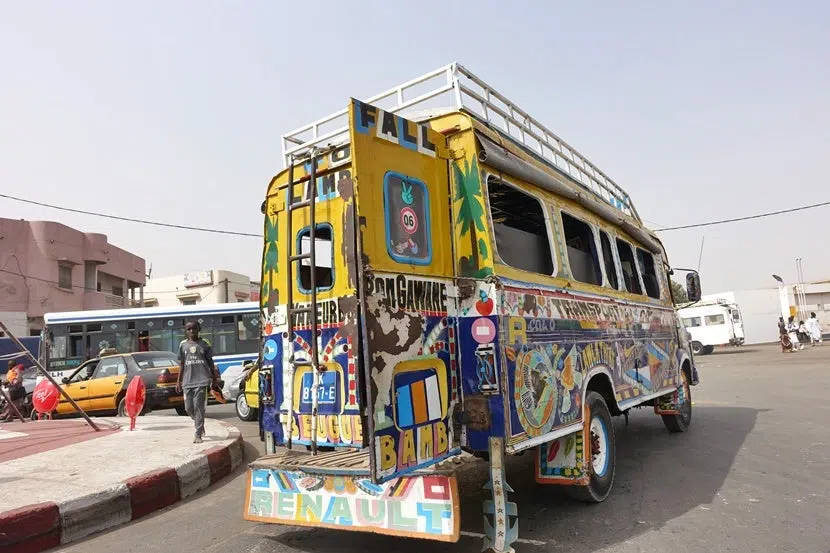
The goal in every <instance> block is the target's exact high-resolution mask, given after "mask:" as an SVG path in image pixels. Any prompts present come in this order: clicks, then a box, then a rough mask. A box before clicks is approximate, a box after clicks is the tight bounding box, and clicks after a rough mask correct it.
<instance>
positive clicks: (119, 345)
mask: <svg viewBox="0 0 830 553" xmlns="http://www.w3.org/2000/svg"><path fill="white" fill-rule="evenodd" d="M260 314H261V311H260V309H259V304H258V303H257V302H239V303H219V304H198V305H182V306H177V307H143V308H132V309H106V310H105V309H96V310H89V311H70V312H65V313H47V314H46V315H44V317H43V318H44V322H45V328H44V330H43V332H42V334H41V339H42V342H43V343H44V344H45V345H46V347H45V348H42V349H44V351H45V356H46V362H45V366H46V368H47V370H48V371H49V373H50V374H51V375H52V376H53V377H55V378H56V379H58V380H60V379H61V378H63V377H64V376H69V374H70V373H72V372H73V371H74V369H75V368H77V367H78V365H80V364H81V363H82V362H83V361H85V360H86V359H90V358H92V357H96V356H97V355H98V352H100V351H101V350H102V349H106V348H115V349H116V350H117V352H118V353H129V352H134V351H171V352H177V351H178V347H179V343H180V342H181V341H182V340H183V339H184V338H185V334H184V323H185V321H188V320H191V319H194V320H198V321H200V323H201V326H202V330H201V336H202V338H203V339H205V340H207V341H208V342H209V343H210V344H211V346H212V347H213V354H214V361H215V363H216V367H217V368H218V369H219V373H220V375H221V377H222V380H224V388H223V394H224V396H225V397H226V398H227V399H229V400H233V399H235V397H236V391H237V390H238V384H239V378H240V377H241V375H242V373H243V370H244V369H243V364H244V363H245V362H246V361H255V360H256V358H257V355H258V353H259V350H260V332H261V319H260V316H261V315H260Z"/></svg>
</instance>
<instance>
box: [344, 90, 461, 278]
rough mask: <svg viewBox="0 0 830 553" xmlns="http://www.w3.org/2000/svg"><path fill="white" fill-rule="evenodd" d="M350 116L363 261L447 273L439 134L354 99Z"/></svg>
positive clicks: (443, 155)
mask: <svg viewBox="0 0 830 553" xmlns="http://www.w3.org/2000/svg"><path fill="white" fill-rule="evenodd" d="M349 117H350V121H351V125H350V132H351V143H352V153H353V166H354V171H355V177H356V178H355V180H356V185H357V186H356V192H357V204H358V206H359V212H360V217H361V225H362V227H361V229H360V235H361V241H362V247H363V254H364V256H366V257H367V258H368V263H369V264H370V265H371V267H372V269H374V270H377V271H388V272H397V273H401V272H405V273H408V274H418V275H430V276H445V277H450V276H452V272H453V270H452V269H453V263H452V244H451V242H450V240H449V236H450V232H451V231H450V221H449V218H450V212H449V184H448V170H449V169H448V159H447V158H448V150H447V146H446V141H445V139H444V137H443V136H442V135H441V134H439V133H437V132H435V131H434V130H433V129H431V128H429V127H428V126H427V125H419V124H416V123H414V122H412V121H408V120H406V119H404V118H402V117H398V116H396V115H393V114H391V113H387V112H384V111H383V110H381V109H380V108H377V107H375V106H370V105H368V104H364V103H362V102H360V101H358V100H354V99H353V100H352V101H351V103H350V104H349Z"/></svg>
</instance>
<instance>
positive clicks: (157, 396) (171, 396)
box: [55, 351, 184, 416]
mask: <svg viewBox="0 0 830 553" xmlns="http://www.w3.org/2000/svg"><path fill="white" fill-rule="evenodd" d="M102 353H103V354H102V355H101V356H100V357H97V358H95V359H90V360H89V361H87V362H85V363H83V364H82V365H81V366H79V367H78V368H77V369H76V370H75V372H73V373H72V374H71V375H69V376H68V377H66V378H64V379H63V383H62V384H61V388H63V389H64V390H65V391H66V393H67V394H68V395H69V397H71V398H72V399H73V400H74V401H75V403H77V404H78V406H79V407H80V408H81V409H83V410H84V411H86V412H87V413H90V414H112V413H115V414H117V415H118V416H126V410H125V403H126V402H125V400H124V397H125V396H126V394H127V386H129V384H130V381H131V380H132V379H133V377H135V376H140V377H141V378H142V379H143V380H144V387H145V389H146V395H145V401H144V410H143V411H142V414H146V413H148V412H149V411H151V410H153V409H165V408H175V409H176V411H181V412H184V398H183V396H182V394H181V393H178V392H176V379H177V378H178V374H179V360H178V357H177V356H176V354H174V353H172V352H166V351H145V352H134V353H110V354H107V353H105V352H102ZM55 414H57V415H71V414H75V408H74V407H72V404H71V403H69V402H68V401H67V400H66V399H65V398H64V397H63V395H61V397H60V403H59V404H58V407H57V409H56V410H55Z"/></svg>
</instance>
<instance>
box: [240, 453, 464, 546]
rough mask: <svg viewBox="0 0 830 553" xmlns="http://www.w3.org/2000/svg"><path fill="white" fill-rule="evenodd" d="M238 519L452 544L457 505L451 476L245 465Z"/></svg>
mask: <svg viewBox="0 0 830 553" xmlns="http://www.w3.org/2000/svg"><path fill="white" fill-rule="evenodd" d="M244 509H245V511H244V515H243V516H244V518H245V520H249V521H257V522H270V523H275V524H286V525H291V526H314V527H318V528H333V529H340V530H352V531H358V532H370V533H376V534H386V535H390V536H404V537H411V538H422V539H428V540H435V541H444V542H457V541H458V539H459V535H460V525H461V518H460V511H461V503H460V501H459V497H458V484H457V481H456V477H455V475H452V474H430V475H426V474H424V475H418V474H415V475H410V476H403V477H400V478H396V479H393V480H390V481H388V482H384V483H382V484H374V483H372V479H371V476H370V475H369V474H368V472H367V473H366V474H360V475H356V474H315V473H310V472H306V471H303V470H282V469H268V468H258V467H249V468H248V483H247V488H246V494H245V508H244Z"/></svg>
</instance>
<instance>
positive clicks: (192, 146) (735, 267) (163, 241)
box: [0, 0, 830, 293]
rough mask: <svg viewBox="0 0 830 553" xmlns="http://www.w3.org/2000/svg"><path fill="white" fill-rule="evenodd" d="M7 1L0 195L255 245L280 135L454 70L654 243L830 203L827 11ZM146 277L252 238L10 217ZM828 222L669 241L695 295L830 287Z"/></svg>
mask: <svg viewBox="0 0 830 553" xmlns="http://www.w3.org/2000/svg"><path fill="white" fill-rule="evenodd" d="M724 4H727V3H725V2H708V1H701V2H676V1H668V2H657V1H653V2H640V1H630V2H625V3H622V2H618V3H611V2H570V3H565V2H541V1H539V2H522V1H518V0H516V1H513V2H510V3H508V4H507V6H509V7H506V5H505V3H503V2H497V1H484V0H480V1H478V2H475V3H464V2H433V1H419V2H409V3H403V2H389V1H386V2H382V1H371V2H369V1H354V2H338V1H335V2H330V1H325V0H318V1H317V2H314V3H313V5H312V4H310V3H308V2H254V1H247V2H230V1H226V2H216V1H198V2H197V1H195V0H194V1H190V2H183V1H163V2H162V1H145V2H131V3H128V2H105V1H99V2H89V1H81V0H75V1H73V2H58V1H43V2H17V1H14V2H13V1H9V0H0V193H5V194H10V195H14V196H19V197H23V198H27V199H32V200H36V201H42V202H47V203H51V204H57V205H61V206H66V207H71V208H76V209H84V210H89V211H98V212H105V213H111V214H115V215H119V216H124V217H134V218H142V219H151V220H156V221H164V222H170V223H175V224H182V225H192V226H199V227H205V226H206V227H211V228H219V229H229V230H235V231H240V232H250V233H257V234H258V233H260V232H261V230H262V215H261V214H260V211H259V209H260V204H261V202H262V201H263V199H264V195H265V191H266V186H267V184H268V181H269V180H270V178H271V177H272V176H273V175H274V174H275V173H276V172H278V171H279V170H280V169H281V168H282V157H281V148H282V147H281V141H280V136H281V134H282V133H285V132H287V131H290V130H293V129H294V128H296V127H299V126H301V125H303V124H306V123H309V122H311V121H313V120H315V119H318V118H320V117H323V116H325V115H328V114H330V113H332V112H334V111H336V110H338V109H341V108H344V107H346V105H347V102H348V99H349V97H352V96H353V97H356V98H367V97H369V96H372V95H374V94H376V93H378V92H381V91H383V90H386V89H388V88H391V87H392V86H395V85H397V84H400V83H403V82H405V81H407V80H409V79H411V78H414V77H417V76H419V75H421V74H423V73H426V72H428V71H430V70H432V69H436V68H438V67H440V66H443V65H445V64H447V63H450V62H453V61H458V62H460V63H462V64H463V65H465V66H466V67H467V68H468V69H470V70H471V71H473V72H474V73H476V74H477V75H478V76H480V77H481V78H482V79H484V80H485V81H486V82H488V83H489V84H491V85H492V86H493V87H494V88H496V89H497V90H499V91H500V92H501V93H503V94H504V95H506V96H507V97H508V98H510V99H511V100H512V101H513V102H514V103H515V104H517V105H518V106H520V107H521V108H522V109H524V110H525V111H527V112H529V113H530V114H532V115H533V116H534V117H535V118H536V119H538V120H539V121H541V122H542V123H544V124H545V125H546V126H548V127H549V128H550V129H552V130H553V131H554V132H556V133H557V134H558V135H559V136H561V137H562V138H564V139H565V140H566V141H568V142H569V143H570V144H571V145H572V146H573V147H575V148H576V149H577V150H579V151H580V152H581V153H582V154H584V155H585V156H586V157H587V158H588V159H590V160H591V161H592V162H593V163H595V164H596V165H597V166H598V167H600V168H601V169H602V170H603V171H604V172H605V173H606V174H608V175H609V176H611V177H612V178H613V179H614V180H615V181H616V182H617V183H618V184H620V185H621V186H622V187H623V188H625V189H626V191H627V192H628V193H629V194H630V196H631V198H632V199H633V201H634V204H635V206H636V208H637V210H638V211H639V213H640V215H641V216H642V217H643V218H644V219H645V220H646V221H648V224H649V225H650V226H651V227H652V228H654V229H659V227H661V226H663V227H665V226H676V225H684V224H692V223H699V222H706V221H712V220H718V219H724V218H730V217H738V216H743V215H753V214H756V213H762V212H768V211H774V210H779V209H786V208H791V207H797V206H801V205H807V204H813V203H819V202H823V201H830V186H828V178H827V171H826V170H825V167H824V165H825V160H826V159H827V157H828V152H830V102H828V98H830V34H828V33H827V32H826V22H827V21H828V19H830V3H826V2H818V1H815V2H791V3H789V4H787V5H784V4H781V3H780V2H775V3H773V2H769V1H766V0H764V1H752V2H749V1H734V2H729V3H728V6H726V5H724ZM0 216H3V217H13V218H23V219H32V220H53V221H59V222H61V223H64V224H67V225H69V226H72V227H75V228H78V229H80V230H83V231H85V232H103V233H105V234H107V235H108V237H109V240H110V242H111V243H113V244H115V245H117V246H119V247H121V248H123V249H126V250H128V251H131V252H133V253H135V254H137V255H140V256H142V257H144V258H145V259H146V260H147V264H148V268H149V267H150V265H152V274H153V276H166V275H173V274H177V273H182V272H187V271H198V270H204V269H209V268H215V269H225V270H231V271H236V272H241V273H243V274H248V275H250V276H251V277H252V279H254V280H257V279H258V276H259V270H260V269H259V268H260V260H261V246H262V242H261V240H260V239H258V238H252V237H241V236H221V235H216V234H208V233H201V232H195V231H187V230H176V229H169V228H159V227H152V226H147V225H141V224H137V223H130V222H118V221H113V220H108V219H102V218H98V217H93V216H88V215H80V214H71V213H66V212H61V211H56V210H54V209H48V208H43V207H36V206H30V205H26V204H22V203H19V202H15V201H12V200H8V199H4V198H0ZM828 220H830V206H828V207H821V208H816V209H812V210H806V211H802V212H798V213H793V214H787V215H780V216H775V217H769V218H764V219H758V220H754V221H748V222H741V223H733V224H726V225H716V226H710V227H704V228H696V229H689V230H680V231H670V232H661V233H659V236H660V237H661V239H662V240H663V241H664V244H665V246H666V249H667V251H668V254H669V261H670V263H671V264H672V265H673V266H675V267H686V268H688V267H692V268H694V267H697V266H698V259H699V254H700V247H701V241H703V244H704V246H703V252H702V257H701V259H700V261H701V263H700V272H701V279H702V285H703V291H704V293H714V292H721V291H727V290H736V289H738V290H740V289H748V288H758V287H767V286H774V285H775V281H774V280H773V279H772V276H771V275H772V274H773V273H776V274H778V275H781V276H782V277H784V279H785V280H787V281H790V282H792V281H794V280H795V279H796V264H795V259H796V258H797V257H801V258H803V266H804V273H805V277H806V279H807V280H818V279H830V253H828V248H827V246H826V243H827V238H828V237H830V225H828V224H827V223H826V221H828Z"/></svg>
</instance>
